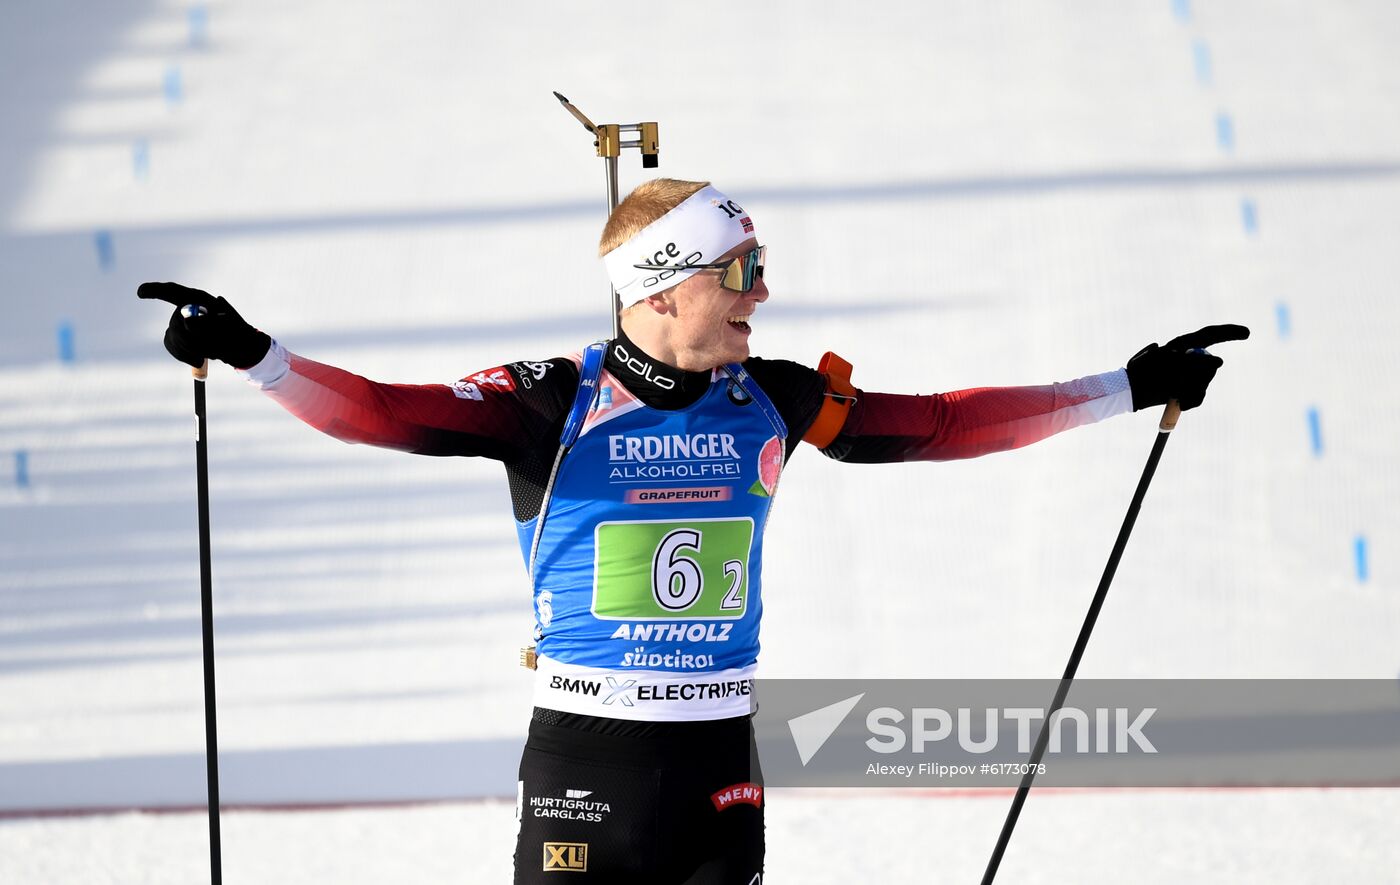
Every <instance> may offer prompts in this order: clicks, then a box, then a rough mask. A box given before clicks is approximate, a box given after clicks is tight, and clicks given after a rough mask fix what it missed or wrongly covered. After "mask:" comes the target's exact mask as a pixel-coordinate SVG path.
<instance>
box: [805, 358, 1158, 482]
mask: <svg viewBox="0 0 1400 885" xmlns="http://www.w3.org/2000/svg"><path fill="white" fill-rule="evenodd" d="M1132 407H1133V406H1132V392H1131V390H1130V389H1129V387H1128V379H1127V373H1125V372H1124V371H1123V370H1121V369H1119V370H1118V371H1116V372H1105V373H1103V374H1101V375H1090V376H1088V377H1085V378H1079V379H1076V380H1074V381H1069V382H1065V383H1058V384H1046V385H1042V386H1037V387H977V388H972V389H969V390H958V391H954V392H952V393H937V394H933V395H931V396H901V395H898V394H892V393H866V392H864V391H857V398H856V403H855V405H854V406H852V407H851V413H850V414H849V415H848V416H847V417H846V423H845V425H844V426H843V427H842V428H841V433H840V434H839V435H838V436H837V437H836V439H835V440H834V441H833V442H832V443H831V445H830V446H828V447H827V448H826V449H823V452H824V453H825V454H826V455H828V456H829V457H832V458H835V459H837V460H839V461H850V462H853V463H863V464H877V463H885V462H891V461H949V460H953V459H957V458H976V457H978V456H979V455H985V454H988V453H990V452H1002V451H1006V450H1007V449H1015V448H1019V447H1021V446H1025V445H1030V444H1031V443H1033V442H1037V441H1039V440H1042V439H1045V438H1046V437H1048V436H1051V435H1053V434H1056V433H1059V432H1060V431H1062V430H1068V429H1069V428H1071V427H1077V426H1079V425H1081V424H1090V423H1093V422H1095V421H1101V420H1103V419H1104V418H1108V417H1110V416H1112V415H1117V414H1120V413H1122V412H1129V411H1132Z"/></svg>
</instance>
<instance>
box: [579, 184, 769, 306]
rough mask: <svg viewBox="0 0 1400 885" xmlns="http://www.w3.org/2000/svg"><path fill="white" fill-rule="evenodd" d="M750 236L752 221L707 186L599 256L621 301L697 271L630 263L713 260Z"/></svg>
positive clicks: (720, 194)
mask: <svg viewBox="0 0 1400 885" xmlns="http://www.w3.org/2000/svg"><path fill="white" fill-rule="evenodd" d="M753 236H754V232H753V220H752V219H750V218H749V215H748V213H747V212H745V211H744V210H743V209H741V208H739V205H738V204H737V203H735V202H734V201H733V200H731V199H729V198H728V197H726V196H725V195H724V194H722V193H720V192H719V191H718V190H715V189H714V188H713V187H708V186H707V187H703V188H701V189H700V190H698V191H696V192H695V193H694V194H691V195H690V196H689V197H688V198H686V200H685V201H684V202H682V203H681V204H680V205H679V206H677V207H676V208H674V209H672V210H671V211H670V212H667V213H666V214H665V215H663V216H661V217H660V218H658V219H656V220H655V221H653V222H652V223H651V224H648V225H647V226H646V227H644V228H642V229H641V230H639V231H638V232H637V233H636V234H634V235H633V237H632V239H630V240H628V241H627V242H625V243H623V244H622V245H621V246H618V247H617V248H616V249H614V250H612V251H611V252H609V253H608V254H607V255H604V256H603V266H604V267H606V268H607V271H608V277H609V279H611V280H612V284H613V288H614V289H616V290H617V294H618V298H619V299H620V300H621V301H622V303H623V304H628V303H630V302H633V301H637V300H639V299H642V298H645V297H646V296H648V295H651V294H653V293H656V292H660V291H663V290H665V289H669V288H671V287H672V286H674V285H676V284H677V283H679V282H681V281H682V280H685V279H686V278H687V277H690V276H691V275H693V274H697V273H699V271H698V270H661V271H657V270H642V269H640V268H637V267H633V265H634V264H657V265H659V264H713V263H714V262H715V261H717V260H718V259H719V257H720V256H721V255H723V254H724V253H726V252H728V251H729V250H730V249H733V248H734V247H735V246H737V245H739V244H740V243H742V242H744V241H745V240H747V239H749V238H751V237H753Z"/></svg>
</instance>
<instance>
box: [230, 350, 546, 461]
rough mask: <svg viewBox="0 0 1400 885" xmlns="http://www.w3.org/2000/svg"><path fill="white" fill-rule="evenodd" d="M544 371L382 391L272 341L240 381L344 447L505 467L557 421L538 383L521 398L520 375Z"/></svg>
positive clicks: (502, 369)
mask: <svg viewBox="0 0 1400 885" xmlns="http://www.w3.org/2000/svg"><path fill="white" fill-rule="evenodd" d="M558 362H559V361H558V360H556V361H554V363H555V364H557V363H558ZM542 365H544V366H548V365H551V364H549V363H528V364H527V363H522V364H514V365H512V366H499V367H497V368H494V369H487V370H485V371H483V372H476V373H473V374H471V375H468V376H466V377H464V378H462V379H461V380H460V381H457V382H456V383H454V384H451V385H447V384H384V383H381V382H378V381H371V380H369V379H368V378H363V377H361V376H359V375H356V374H353V373H351V372H347V371H345V370H344V369H338V368H336V367H334V366H328V365H325V364H323V363H318V362H316V361H314V360H309V359H306V358H305V357H301V356H297V355H296V354H294V353H290V352H288V351H287V350H286V349H284V348H283V347H281V345H278V344H277V343H276V342H273V346H272V348H271V350H269V351H268V355H267V357H265V358H264V359H263V361H262V362H260V363H259V364H258V365H256V366H253V367H252V368H250V369H248V370H246V371H244V372H242V373H241V374H243V375H244V377H245V378H247V380H248V381H249V382H250V383H252V384H253V385H254V386H256V387H259V388H261V389H262V391H263V392H264V393H265V394H267V395H268V396H269V397H270V398H272V399H273V400H275V401H276V402H277V403H278V404H279V405H281V406H282V407H283V408H284V409H286V410H287V411H288V412H291V413H292V414H293V415H295V416H296V417H298V418H300V419H301V420H302V421H305V422H306V423H307V424H309V425H311V426H312V427H315V428H316V429H317V430H320V431H322V432H323V433H327V434H329V435H331V436H333V437H335V438H336V439H339V440H342V441H344V442H348V443H366V444H369V445H373V446H381V447H383V448H389V449H399V450H402V451H406V452H413V453H415V454H419V455H481V456H484V457H487V458H493V459H496V460H500V461H508V460H511V459H512V458H513V457H514V456H516V455H517V454H519V453H521V452H523V451H524V450H525V448H526V447H528V446H530V445H531V444H532V443H533V442H534V441H535V440H536V439H538V437H539V435H540V433H542V432H544V430H545V429H546V428H547V427H548V426H550V425H551V424H552V422H553V419H554V418H556V417H557V415H554V414H551V413H552V412H555V411H557V410H558V409H557V407H558V403H556V402H555V399H557V398H555V397H551V396H550V395H549V391H548V390H547V389H546V388H545V386H544V385H542V384H539V383H538V380H535V383H534V384H533V385H532V388H531V392H532V395H531V396H529V397H522V395H521V394H522V393H525V392H526V391H525V390H523V389H522V388H523V385H522V384H521V383H520V382H521V376H520V374H519V373H520V372H521V371H525V372H527V373H529V372H530V371H531V369H530V368H528V367H530V366H542ZM541 374H542V373H541ZM532 380H534V379H532Z"/></svg>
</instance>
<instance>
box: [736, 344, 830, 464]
mask: <svg viewBox="0 0 1400 885" xmlns="http://www.w3.org/2000/svg"><path fill="white" fill-rule="evenodd" d="M744 368H745V369H747V370H748V373H749V375H751V376H752V377H753V379H754V380H755V381H757V382H758V386H759V387H761V388H763V392H764V393H766V394H767V395H768V398H769V399H770V400H772V401H773V406H774V408H776V409H777V410H778V414H779V415H781V416H782V418H783V423H784V424H786V425H787V430H788V435H787V445H786V446H785V447H784V448H786V450H787V457H788V458H791V457H792V453H793V452H795V451H797V444H798V443H800V442H802V437H803V436H805V435H806V433H807V430H808V429H809V428H810V427H811V426H812V422H813V421H816V420H817V413H818V412H820V411H821V408H822V401H823V399H824V394H825V393H826V379H825V378H823V377H822V376H821V374H820V373H819V372H817V370H816V369H812V368H809V367H807V366H804V365H802V364H801V363H794V362H792V361H791V360H766V359H763V358H762V357H756V356H755V357H750V358H749V359H748V361H747V362H745V363H744Z"/></svg>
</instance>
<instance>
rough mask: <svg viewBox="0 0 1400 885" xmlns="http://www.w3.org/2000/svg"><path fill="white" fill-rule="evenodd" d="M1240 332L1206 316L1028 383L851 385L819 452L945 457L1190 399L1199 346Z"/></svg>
mask: <svg viewBox="0 0 1400 885" xmlns="http://www.w3.org/2000/svg"><path fill="white" fill-rule="evenodd" d="M1248 337H1249V330H1248V329H1246V328H1245V327H1244V326H1236V325H1221V326H1207V327H1206V328H1204V329H1201V330H1199V331H1197V332H1192V333H1190V334H1189V335H1181V336H1179V337H1177V338H1173V339H1172V340H1171V341H1168V342H1167V343H1166V344H1165V345H1157V344H1150V345H1148V346H1147V347H1145V348H1143V349H1142V350H1140V351H1138V353H1137V354H1136V355H1135V356H1133V358H1132V359H1130V360H1128V366H1127V368H1126V369H1119V370H1118V371H1116V372H1105V373H1103V374H1101V375H1089V376H1087V377H1084V378H1078V379H1076V380H1074V381H1069V382H1065V383H1062V384H1048V385H1044V386H1038V387H979V388H973V389H970V390H958V391H954V392H952V393H939V394H934V395H932V396H900V395H897V394H889V393H865V392H862V391H857V398H856V402H855V405H853V406H852V407H851V411H850V414H849V415H848V416H847V417H846V422H845V424H844V425H843V426H842V429H841V432H840V434H838V435H837V437H836V439H835V440H833V441H832V443H831V444H830V445H828V446H827V447H826V448H825V449H823V450H822V451H823V453H824V454H826V455H827V456H828V457H831V458H835V459H837V460H839V461H850V462H853V463H865V464H874V463H884V462H889V461H947V460H952V459H956V458H975V457H977V456H979V455H986V454H988V453H990V452H1001V451H1006V450H1007V449H1015V448H1020V447H1021V446H1026V445H1030V444H1031V443H1033V442H1038V441H1039V440H1042V439H1045V438H1046V437H1048V436H1052V435H1054V434H1056V433H1059V432H1060V431H1062V430H1068V429H1069V428H1071V427H1078V426H1080V425H1081V424H1092V423H1094V422H1095V421H1102V420H1103V419H1105V418H1108V417H1111V416H1113V415H1118V414H1122V413H1123V412H1130V411H1136V410H1138V409H1145V408H1148V407H1150V406H1155V405H1162V404H1164V403H1166V402H1167V400H1169V399H1176V400H1178V401H1179V402H1180V404H1181V407H1182V408H1183V409H1192V408H1195V407H1196V406H1199V405H1200V404H1201V402H1202V400H1204V399H1205V394H1206V388H1207V387H1208V386H1209V385H1210V382H1211V379H1212V378H1214V377H1215V372H1216V370H1217V369H1219V368H1220V366H1221V365H1222V364H1223V361H1222V360H1221V359H1220V358H1219V357H1216V356H1213V355H1211V354H1209V353H1207V352H1206V351H1205V348H1206V347H1209V346H1211V345H1213V344H1218V343H1220V342H1222V341H1235V340H1241V339H1244V338H1248Z"/></svg>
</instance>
